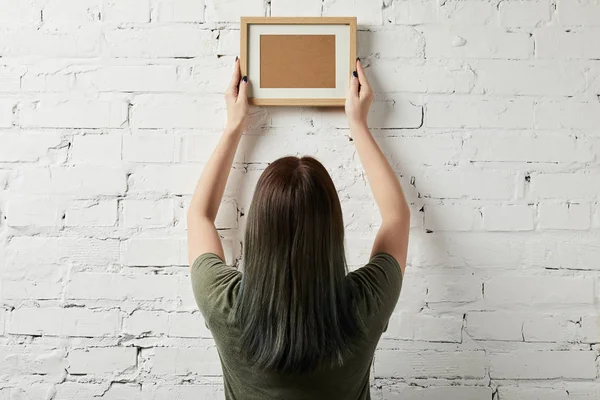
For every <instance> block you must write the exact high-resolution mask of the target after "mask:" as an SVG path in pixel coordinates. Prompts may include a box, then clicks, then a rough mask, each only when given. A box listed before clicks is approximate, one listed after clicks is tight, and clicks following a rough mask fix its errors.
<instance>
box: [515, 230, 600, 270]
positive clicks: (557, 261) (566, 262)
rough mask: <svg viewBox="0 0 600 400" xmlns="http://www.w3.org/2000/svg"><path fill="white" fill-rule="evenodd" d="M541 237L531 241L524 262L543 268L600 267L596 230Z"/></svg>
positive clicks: (588, 268) (587, 268)
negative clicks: (588, 232) (590, 232)
mask: <svg viewBox="0 0 600 400" xmlns="http://www.w3.org/2000/svg"><path fill="white" fill-rule="evenodd" d="M557 233H558V234H556V233H555V234H553V235H551V236H550V235H549V236H546V237H542V240H538V241H531V242H530V244H529V247H528V253H527V257H526V258H525V261H524V263H525V264H526V265H531V266H539V267H543V268H556V269H562V268H569V269H574V270H577V269H582V270H597V269H599V268H600V263H599V262H598V260H600V258H599V257H600V247H599V246H598V243H599V241H598V240H599V236H598V235H597V234H596V232H594V233H592V234H590V235H581V233H580V232H577V233H576V235H575V236H572V235H565V234H564V233H565V232H562V233H561V232H557Z"/></svg>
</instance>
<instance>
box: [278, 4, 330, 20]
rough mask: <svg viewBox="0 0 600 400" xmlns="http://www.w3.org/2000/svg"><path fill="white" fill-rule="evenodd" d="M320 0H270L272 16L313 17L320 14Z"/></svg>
mask: <svg viewBox="0 0 600 400" xmlns="http://www.w3.org/2000/svg"><path fill="white" fill-rule="evenodd" d="M322 3H323V2H322V1H321V0H308V1H304V2H302V3H299V2H297V1H294V0H272V1H271V16H273V17H315V16H320V15H321V6H322Z"/></svg>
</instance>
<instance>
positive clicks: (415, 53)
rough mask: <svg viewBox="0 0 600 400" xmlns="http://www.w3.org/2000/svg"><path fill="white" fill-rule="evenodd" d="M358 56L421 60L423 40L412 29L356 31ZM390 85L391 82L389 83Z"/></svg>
mask: <svg viewBox="0 0 600 400" xmlns="http://www.w3.org/2000/svg"><path fill="white" fill-rule="evenodd" d="M357 42H358V50H357V51H358V55H359V56H360V57H363V58H367V57H370V56H376V57H378V58H389V59H394V61H396V62H397V61H398V58H423V56H424V55H425V40H424V39H423V36H422V35H421V34H420V33H419V32H418V31H417V30H416V29H414V28H410V27H395V29H386V30H377V31H358V32H357ZM390 83H391V82H390Z"/></svg>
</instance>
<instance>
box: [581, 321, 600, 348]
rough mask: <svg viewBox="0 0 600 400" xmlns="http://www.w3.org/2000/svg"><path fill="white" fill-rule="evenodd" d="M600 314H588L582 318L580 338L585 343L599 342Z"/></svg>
mask: <svg viewBox="0 0 600 400" xmlns="http://www.w3.org/2000/svg"><path fill="white" fill-rule="evenodd" d="M599 321H600V316H598V314H593V315H586V316H583V317H582V318H581V329H580V331H579V338H580V340H581V342H583V343H598V341H599V340H600V323H598V322H599Z"/></svg>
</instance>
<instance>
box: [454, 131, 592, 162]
mask: <svg viewBox="0 0 600 400" xmlns="http://www.w3.org/2000/svg"><path fill="white" fill-rule="evenodd" d="M464 149H465V154H464V155H463V157H464V158H466V159H467V160H469V161H493V162H503V161H510V162H538V163H570V162H587V161H590V160H591V159H592V158H593V157H594V155H593V153H592V152H591V149H590V148H589V145H587V144H585V142H583V140H582V139H581V138H578V137H575V136H573V135H571V134H569V133H559V132H556V133H553V132H544V133H543V134H539V135H536V134H533V133H531V132H529V131H524V132H502V134H498V133H497V132H493V133H490V132H477V133H473V134H471V136H470V137H469V138H468V139H466V140H465V143H464Z"/></svg>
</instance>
